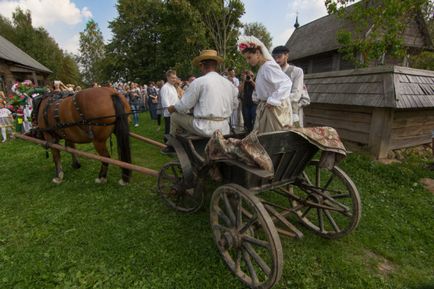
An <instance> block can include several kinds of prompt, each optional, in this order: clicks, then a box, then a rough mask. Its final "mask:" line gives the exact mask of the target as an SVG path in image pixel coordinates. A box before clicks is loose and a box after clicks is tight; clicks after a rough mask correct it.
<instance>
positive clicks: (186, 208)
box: [157, 162, 203, 213]
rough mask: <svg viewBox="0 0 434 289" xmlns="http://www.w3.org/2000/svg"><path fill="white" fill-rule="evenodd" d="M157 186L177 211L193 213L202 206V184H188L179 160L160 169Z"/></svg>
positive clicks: (159, 191) (162, 195)
mask: <svg viewBox="0 0 434 289" xmlns="http://www.w3.org/2000/svg"><path fill="white" fill-rule="evenodd" d="M157 188H158V193H159V194H160V196H161V198H162V199H163V200H164V202H166V203H167V204H168V205H169V206H170V207H171V208H173V209H175V210H177V211H180V212H185V213H191V212H195V211H197V210H198V209H200V207H201V206H202V202H203V190H202V189H201V186H196V187H193V188H190V187H187V186H186V184H185V182H184V176H183V173H182V168H181V165H180V164H179V162H169V163H167V164H165V165H164V166H163V167H162V168H161V169H160V173H159V174H158V180H157Z"/></svg>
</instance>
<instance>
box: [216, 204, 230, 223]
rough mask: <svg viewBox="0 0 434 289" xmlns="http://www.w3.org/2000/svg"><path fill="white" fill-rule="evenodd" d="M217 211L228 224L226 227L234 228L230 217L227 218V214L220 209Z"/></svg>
mask: <svg viewBox="0 0 434 289" xmlns="http://www.w3.org/2000/svg"><path fill="white" fill-rule="evenodd" d="M216 210H217V214H218V216H219V218H221V219H222V220H223V221H224V222H225V223H226V225H227V226H228V227H232V226H233V223H232V222H231V220H230V218H229V217H228V216H226V214H225V213H224V212H223V210H222V209H220V208H216Z"/></svg>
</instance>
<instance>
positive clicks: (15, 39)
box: [0, 8, 80, 84]
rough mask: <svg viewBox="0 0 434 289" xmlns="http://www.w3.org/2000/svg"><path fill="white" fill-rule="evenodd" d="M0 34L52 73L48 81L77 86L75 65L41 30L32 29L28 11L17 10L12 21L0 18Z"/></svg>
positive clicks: (46, 33)
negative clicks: (61, 81)
mask: <svg viewBox="0 0 434 289" xmlns="http://www.w3.org/2000/svg"><path fill="white" fill-rule="evenodd" d="M0 34H1V35H2V36H3V37H5V38H6V39H8V40H9V41H10V42H12V43H13V44H14V45H16V46H17V47H18V48H20V49H21V50H23V51H24V52H25V53H27V54H28V55H30V56H31V57H32V58H34V59H35V60H36V61H38V62H39V63H41V64H43V65H44V66H46V67H47V68H49V69H50V70H51V71H52V72H53V73H52V74H51V75H50V76H49V79H50V80H54V79H61V80H63V81H64V82H71V83H75V84H79V83H80V82H79V77H77V72H78V66H77V63H76V62H75V61H74V59H72V58H71V57H70V56H68V55H67V54H65V53H64V52H63V51H62V49H60V48H59V45H58V44H57V43H56V41H55V40H54V39H53V38H52V37H51V36H50V35H49V34H48V32H47V31H46V30H45V29H44V28H42V27H39V28H34V27H33V24H32V17H31V13H30V11H28V10H27V11H23V10H21V9H20V8H17V9H16V10H15V12H14V13H13V16H12V21H9V20H8V19H6V18H4V17H2V16H0ZM71 73H72V74H71Z"/></svg>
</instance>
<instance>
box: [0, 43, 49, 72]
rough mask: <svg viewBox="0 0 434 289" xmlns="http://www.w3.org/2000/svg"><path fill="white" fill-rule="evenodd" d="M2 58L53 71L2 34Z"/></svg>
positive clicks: (0, 46) (42, 70) (0, 50)
mask: <svg viewBox="0 0 434 289" xmlns="http://www.w3.org/2000/svg"><path fill="white" fill-rule="evenodd" d="M0 59H4V60H7V61H11V62H14V63H17V64H20V65H23V66H25V67H29V68H31V69H33V70H37V71H41V72H45V73H51V72H52V71H51V70H50V69H49V68H47V67H45V66H44V65H42V64H41V63H39V62H38V61H36V60H35V59H33V58H32V57H30V56H29V55H28V54H27V53H25V52H24V51H22V50H21V49H19V48H18V47H16V46H15V45H14V44H13V43H12V42H10V41H9V40H7V39H6V38H4V37H3V36H1V35H0Z"/></svg>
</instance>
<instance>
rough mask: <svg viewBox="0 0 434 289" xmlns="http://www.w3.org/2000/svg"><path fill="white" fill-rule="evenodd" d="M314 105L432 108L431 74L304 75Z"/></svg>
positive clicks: (376, 70)
mask: <svg viewBox="0 0 434 289" xmlns="http://www.w3.org/2000/svg"><path fill="white" fill-rule="evenodd" d="M305 83H306V86H307V89H308V92H309V96H310V98H311V101H312V102H313V103H327V104H345V105H355V106H370V107H390V108H397V109H408V108H433V107H434V71H429V70H421V69H412V68H407V67H400V66H378V67H371V68H363V69H354V70H341V71H331V72H325V73H312V74H306V75H305Z"/></svg>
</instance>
